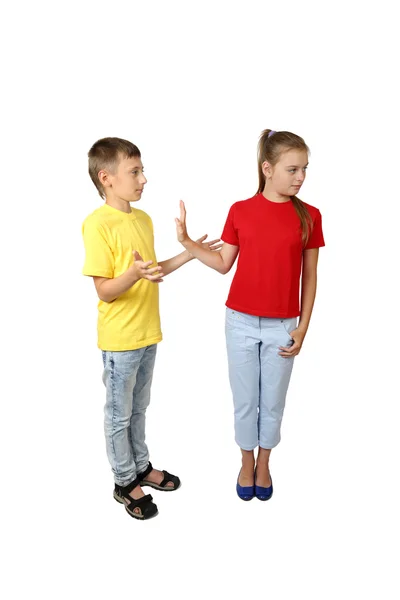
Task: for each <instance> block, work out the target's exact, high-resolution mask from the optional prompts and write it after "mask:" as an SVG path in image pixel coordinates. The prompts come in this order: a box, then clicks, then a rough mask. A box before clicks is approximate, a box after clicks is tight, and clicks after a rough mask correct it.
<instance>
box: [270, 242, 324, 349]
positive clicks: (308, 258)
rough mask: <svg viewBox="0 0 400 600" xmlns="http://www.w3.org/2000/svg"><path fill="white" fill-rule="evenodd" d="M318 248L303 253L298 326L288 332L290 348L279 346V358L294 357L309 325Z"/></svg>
mask: <svg viewBox="0 0 400 600" xmlns="http://www.w3.org/2000/svg"><path fill="white" fill-rule="evenodd" d="M318 253H319V249H318V248H309V249H308V250H304V252H303V269H302V276H301V312H300V319H299V324H298V326H297V327H296V329H294V330H293V331H291V332H290V335H291V337H292V338H293V340H294V343H293V344H292V346H288V347H283V346H280V347H279V348H280V352H279V354H280V356H283V357H284V358H292V357H293V356H296V355H297V354H298V353H299V352H300V350H301V347H302V345H303V341H304V338H305V336H306V333H307V329H308V326H309V324H310V319H311V313H312V309H313V306H314V300H315V293H316V291H317V263H318Z"/></svg>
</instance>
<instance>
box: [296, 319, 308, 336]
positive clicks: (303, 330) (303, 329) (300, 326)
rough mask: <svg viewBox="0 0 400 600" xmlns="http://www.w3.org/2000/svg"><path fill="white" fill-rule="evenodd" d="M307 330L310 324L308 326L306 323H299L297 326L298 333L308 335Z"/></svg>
mask: <svg viewBox="0 0 400 600" xmlns="http://www.w3.org/2000/svg"><path fill="white" fill-rule="evenodd" d="M307 329H308V324H307V325H306V324H305V323H301V322H300V323H299V324H298V325H297V331H299V332H300V333H302V334H304V335H306V333H307Z"/></svg>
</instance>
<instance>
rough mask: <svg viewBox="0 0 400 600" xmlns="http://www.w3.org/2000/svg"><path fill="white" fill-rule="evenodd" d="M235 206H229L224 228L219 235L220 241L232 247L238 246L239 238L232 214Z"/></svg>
mask: <svg viewBox="0 0 400 600" xmlns="http://www.w3.org/2000/svg"><path fill="white" fill-rule="evenodd" d="M234 209H235V205H233V206H231V208H230V210H229V213H228V217H227V219H226V223H225V227H224V230H223V232H222V235H221V240H222V241H223V242H226V243H227V244H232V246H239V245H240V244H239V238H238V233H237V229H236V228H235V222H234V221H235V220H234V212H235V210H234Z"/></svg>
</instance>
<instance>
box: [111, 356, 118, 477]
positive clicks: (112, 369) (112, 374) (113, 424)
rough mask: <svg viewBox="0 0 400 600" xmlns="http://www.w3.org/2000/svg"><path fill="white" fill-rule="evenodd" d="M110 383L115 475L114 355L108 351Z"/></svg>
mask: <svg viewBox="0 0 400 600" xmlns="http://www.w3.org/2000/svg"><path fill="white" fill-rule="evenodd" d="M110 383H111V397H112V417H111V425H112V433H111V443H112V449H113V453H114V464H115V470H116V475H117V476H118V475H119V469H118V465H117V460H116V452H115V446H114V433H115V377H114V357H113V353H112V352H110Z"/></svg>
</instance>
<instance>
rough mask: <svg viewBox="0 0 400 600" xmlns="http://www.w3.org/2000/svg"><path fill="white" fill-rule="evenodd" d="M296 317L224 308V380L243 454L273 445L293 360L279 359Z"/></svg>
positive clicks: (279, 424) (277, 434)
mask: <svg viewBox="0 0 400 600" xmlns="http://www.w3.org/2000/svg"><path fill="white" fill-rule="evenodd" d="M296 327H297V317H293V318H289V319H272V318H267V317H255V316H253V315H248V314H245V313H242V312H238V311H236V310H232V309H230V308H227V309H226V320H225V333H226V346H227V353H228V366H229V380H230V385H231V389H232V394H233V404H234V414H235V440H236V443H237V444H238V445H239V446H240V447H241V448H242V449H243V450H253V449H254V448H256V447H257V446H260V447H261V448H265V449H269V448H274V447H275V446H276V445H277V444H279V442H280V439H281V434H280V430H281V421H282V416H283V411H284V408H285V399H286V393H287V390H288V387H289V381H290V376H291V373H292V369H293V361H294V358H283V357H282V356H279V352H280V350H279V346H291V345H292V344H293V339H292V338H291V337H290V334H289V332H291V331H293V329H296Z"/></svg>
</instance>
